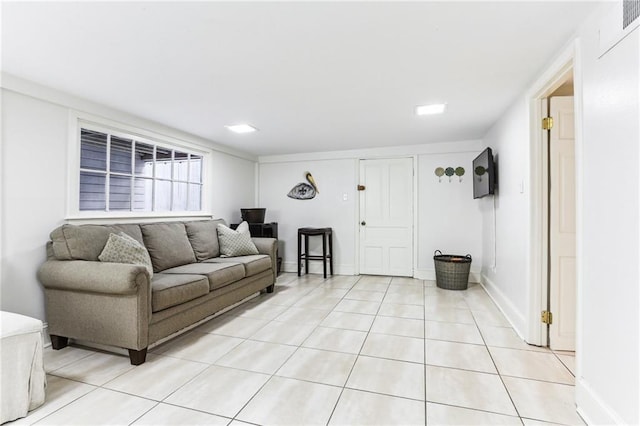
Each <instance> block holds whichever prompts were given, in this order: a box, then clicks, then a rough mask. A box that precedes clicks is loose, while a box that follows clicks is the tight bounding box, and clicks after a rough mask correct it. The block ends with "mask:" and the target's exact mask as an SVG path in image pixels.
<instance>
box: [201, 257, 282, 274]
mask: <svg viewBox="0 0 640 426" xmlns="http://www.w3.org/2000/svg"><path fill="white" fill-rule="evenodd" d="M227 262H231V263H240V264H241V265H242V266H243V267H244V274H245V276H247V277H250V276H253V275H256V274H258V273H260V272H262V271H266V270H267V269H270V268H271V258H270V257H269V256H267V255H266V254H254V255H251V256H238V257H216V258H214V259H209V260H206V261H205V262H204V263H227Z"/></svg>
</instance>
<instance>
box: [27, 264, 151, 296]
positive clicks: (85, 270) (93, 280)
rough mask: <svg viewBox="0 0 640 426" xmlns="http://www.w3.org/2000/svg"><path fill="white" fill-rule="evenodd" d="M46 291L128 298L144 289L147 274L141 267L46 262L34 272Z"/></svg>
mask: <svg viewBox="0 0 640 426" xmlns="http://www.w3.org/2000/svg"><path fill="white" fill-rule="evenodd" d="M38 278H39V280H40V282H41V283H42V285H43V286H44V287H45V288H47V289H56V290H67V291H83V292H91V293H105V294H114V295H116V294H118V295H131V294H135V293H137V292H138V291H139V290H140V287H144V286H146V287H147V288H149V291H150V283H149V281H150V280H149V273H148V272H147V270H146V268H145V267H144V266H142V265H132V264H127V263H109V262H94V261H88V260H48V261H46V262H45V263H44V264H43V265H42V266H41V267H40V269H39V270H38Z"/></svg>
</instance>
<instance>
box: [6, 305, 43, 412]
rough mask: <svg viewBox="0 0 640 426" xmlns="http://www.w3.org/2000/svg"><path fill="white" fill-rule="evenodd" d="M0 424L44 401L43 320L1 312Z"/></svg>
mask: <svg viewBox="0 0 640 426" xmlns="http://www.w3.org/2000/svg"><path fill="white" fill-rule="evenodd" d="M0 338H1V339H0V340H1V342H0V350H1V356H0V362H1V363H2V366H1V369H0V372H1V375H0V381H1V382H2V410H1V411H0V423H4V422H7V421H10V420H15V419H17V418H19V417H24V416H26V415H27V412H28V411H31V410H33V409H35V408H37V407H39V406H40V405H42V404H43V403H44V397H45V393H44V388H45V385H46V376H45V372H44V363H43V357H42V321H40V320H37V319H35V318H30V317H27V316H24V315H20V314H14V313H11V312H0Z"/></svg>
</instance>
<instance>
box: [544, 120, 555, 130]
mask: <svg viewBox="0 0 640 426" xmlns="http://www.w3.org/2000/svg"><path fill="white" fill-rule="evenodd" d="M552 128H553V117H545V118H543V119H542V130H551V129H552Z"/></svg>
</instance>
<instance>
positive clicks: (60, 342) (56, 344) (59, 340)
mask: <svg viewBox="0 0 640 426" xmlns="http://www.w3.org/2000/svg"><path fill="white" fill-rule="evenodd" d="M49 337H51V347H52V348H53V349H55V350H58V349H62V348H65V347H67V345H68V344H69V338H68V337H62V336H56V335H53V334H51V335H50V336H49Z"/></svg>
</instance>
